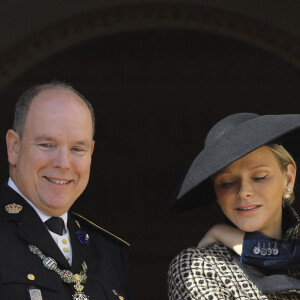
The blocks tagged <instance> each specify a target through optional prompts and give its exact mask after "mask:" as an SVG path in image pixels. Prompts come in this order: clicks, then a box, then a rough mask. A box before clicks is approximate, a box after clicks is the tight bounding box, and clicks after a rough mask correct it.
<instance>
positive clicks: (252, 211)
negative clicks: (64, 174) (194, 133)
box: [169, 113, 300, 300]
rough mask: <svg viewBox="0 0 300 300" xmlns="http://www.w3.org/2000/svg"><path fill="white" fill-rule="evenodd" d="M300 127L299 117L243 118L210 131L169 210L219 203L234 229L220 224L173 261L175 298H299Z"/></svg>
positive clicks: (171, 279)
mask: <svg viewBox="0 0 300 300" xmlns="http://www.w3.org/2000/svg"><path fill="white" fill-rule="evenodd" d="M299 128H300V115H265V116H259V115H256V114H250V113H239V114H234V115H231V116H228V117H226V118H225V119H223V120H221V121H220V122H218V123H217V124H216V125H215V126H214V127H213V128H212V129H211V130H210V131H209V133H208V135H207V138H206V141H205V147H204V149H203V150H202V151H201V152H200V154H199V155H198V156H197V157H196V159H195V160H194V162H193V163H192V165H191V167H190V168H189V170H188V172H187V174H186V176H185V178H184V180H183V181H182V183H181V185H180V187H179V189H178V191H177V194H176V197H175V198H174V199H173V201H172V203H171V205H170V211H171V212H181V211H184V210H187V209H191V208H194V207H197V206H200V205H203V204H205V203H207V202H209V201H213V200H214V199H217V201H218V203H219V205H220V207H221V209H222V211H223V213H224V215H225V216H226V218H227V219H228V221H229V222H228V223H230V224H231V225H232V226H229V225H225V224H218V225H216V226H214V227H213V228H212V229H211V230H209V232H208V233H207V234H206V235H205V236H204V238H203V239H202V240H201V241H200V243H199V245H198V248H188V249H186V250H184V251H183V252H181V253H180V254H179V255H178V256H177V257H175V259H174V260H173V261H172V263H171V265H170V270H169V299H171V300H173V299H174V300H175V299H184V300H192V299H210V300H213V299H300V272H299V273H298V272H297V270H298V268H299V260H300V259H299V257H297V253H298V252H300V244H299V239H298V236H299V235H300V229H299V228H300V220H299V217H298V215H297V214H296V213H295V211H294V210H293V208H292V207H291V205H290V204H291V203H292V201H293V199H294V193H293V191H294V184H295V179H296V163H295V161H294V160H293V158H292V156H291V155H290V153H289V152H288V151H287V149H288V150H289V151H291V152H292V153H293V154H294V155H298V154H299V153H300V151H299V142H298V140H299V137H300V131H299ZM233 250H234V251H233ZM298 250H299V251H298ZM297 264H298V265H297Z"/></svg>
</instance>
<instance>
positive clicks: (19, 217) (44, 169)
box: [0, 82, 131, 300]
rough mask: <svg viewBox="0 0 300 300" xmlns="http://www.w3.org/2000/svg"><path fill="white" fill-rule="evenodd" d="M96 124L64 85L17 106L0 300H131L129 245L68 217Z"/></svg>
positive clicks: (5, 193)
mask: <svg viewBox="0 0 300 300" xmlns="http://www.w3.org/2000/svg"><path fill="white" fill-rule="evenodd" d="M94 123H95V122H94V112H93V109H92V106H91V105H90V103H89V102H88V101H87V100H86V99H85V98H84V97H83V96H82V95H80V94H79V93H78V92H77V91H75V90H74V89H73V88H72V87H71V86H69V85H66V84H63V83H59V82H55V83H50V84H43V85H39V86H35V87H33V88H31V89H29V90H28V91H26V92H25V93H24V94H23V95H22V96H21V97H20V99H19V100H18V103H17V106H16V112H15V119H14V125H13V129H10V130H8V132H7V135H6V142H7V153H8V161H9V165H10V167H9V174H10V178H9V181H8V184H5V186H3V187H2V188H1V191H0V198H1V202H0V203H1V204H0V228H1V231H0V243H1V248H0V270H1V272H0V278H1V279H0V281H1V285H0V299H14V300H19V299H20V300H21V299H22V300H24V299H35V300H37V299H43V300H53V299H55V300H59V299H61V300H66V299H81V300H83V299H90V300H95V299H101V300H102V299H103V300H105V299H120V300H122V299H131V288H130V279H129V275H128V268H127V258H126V254H125V250H126V249H125V248H126V247H127V246H128V244H127V243H126V242H124V241H122V240H121V239H119V238H118V237H116V236H114V235H112V234H110V233H109V232H107V231H105V230H104V229H102V228H100V227H98V226H97V225H95V224H93V223H91V222H90V221H88V220H87V219H85V218H83V217H81V216H79V215H77V214H74V213H70V212H69V208H70V207H71V205H72V204H73V203H74V202H75V201H76V199H77V198H78V197H79V196H80V195H81V193H82V192H83V191H84V189H85V188H86V186H87V183H88V180H89V173H90V165H91V157H92V153H93V150H94V143H95V142H94V140H93V135H94Z"/></svg>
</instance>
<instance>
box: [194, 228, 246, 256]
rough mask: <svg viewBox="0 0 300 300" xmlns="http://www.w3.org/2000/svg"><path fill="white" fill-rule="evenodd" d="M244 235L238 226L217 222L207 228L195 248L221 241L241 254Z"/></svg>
mask: <svg viewBox="0 0 300 300" xmlns="http://www.w3.org/2000/svg"><path fill="white" fill-rule="evenodd" d="M244 235H245V232H244V231H241V230H239V229H238V228H235V227H232V226H229V225H226V224H217V225H215V226H213V227H212V228H211V229H209V230H208V232H207V233H206V234H205V235H204V237H203V238H202V239H201V241H200V242H199V244H198V246H197V248H203V247H206V246H208V245H210V244H214V243H218V242H221V243H223V244H224V245H225V246H227V247H229V248H231V249H232V250H233V251H235V252H236V253H237V254H238V255H241V254H242V251H243V239H244Z"/></svg>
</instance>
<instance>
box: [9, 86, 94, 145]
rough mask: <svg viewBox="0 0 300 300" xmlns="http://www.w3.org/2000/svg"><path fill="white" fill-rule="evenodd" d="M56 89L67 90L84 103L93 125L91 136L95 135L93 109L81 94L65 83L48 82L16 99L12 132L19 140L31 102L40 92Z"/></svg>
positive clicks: (34, 87)
mask: <svg viewBox="0 0 300 300" xmlns="http://www.w3.org/2000/svg"><path fill="white" fill-rule="evenodd" d="M57 89H62V90H68V91H70V92H73V93H74V94H75V95H77V96H79V97H80V98H81V99H82V100H83V101H84V102H85V104H86V105H87V107H88V109H89V111H90V113H91V117H92V124H93V136H94V134H95V113H94V109H93V107H92V105H91V103H90V102H89V101H88V100H87V99H86V98H85V97H84V96H83V95H82V94H80V93H79V92H78V91H76V90H75V89H74V88H73V87H72V86H71V85H70V84H67V83H64V82H61V81H53V82H49V83H44V84H39V85H35V86H33V87H31V88H29V89H28V90H26V91H25V92H24V93H23V94H22V95H21V96H20V98H19V99H18V101H17V103H16V108H15V116H14V124H13V130H14V131H16V132H17V133H18V134H19V136H20V139H22V138H23V134H24V128H25V122H26V118H27V115H28V112H29V109H30V105H31V102H32V100H33V99H34V98H35V97H36V96H37V95H38V94H40V93H41V92H42V91H45V90H57Z"/></svg>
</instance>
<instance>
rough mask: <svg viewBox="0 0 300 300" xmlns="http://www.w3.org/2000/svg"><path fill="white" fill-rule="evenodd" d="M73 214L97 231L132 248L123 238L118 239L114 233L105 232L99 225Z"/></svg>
mask: <svg viewBox="0 0 300 300" xmlns="http://www.w3.org/2000/svg"><path fill="white" fill-rule="evenodd" d="M72 214H74V215H75V216H77V217H79V218H80V219H82V220H84V221H86V222H87V223H89V224H90V225H92V226H94V227H96V228H97V229H99V230H101V231H103V232H104V233H106V234H108V235H109V236H111V237H113V238H115V239H117V240H118V241H120V242H122V243H123V244H125V245H126V246H128V247H130V244H129V243H127V242H126V241H124V240H122V239H121V238H119V237H117V236H116V235H114V234H113V233H111V232H109V231H107V230H105V229H104V228H102V227H100V226H98V225H97V224H95V223H93V222H92V221H90V220H88V219H87V218H85V217H83V216H81V215H79V214H77V213H75V212H72Z"/></svg>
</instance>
